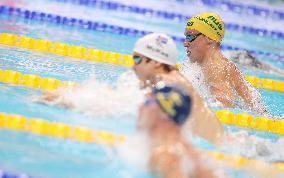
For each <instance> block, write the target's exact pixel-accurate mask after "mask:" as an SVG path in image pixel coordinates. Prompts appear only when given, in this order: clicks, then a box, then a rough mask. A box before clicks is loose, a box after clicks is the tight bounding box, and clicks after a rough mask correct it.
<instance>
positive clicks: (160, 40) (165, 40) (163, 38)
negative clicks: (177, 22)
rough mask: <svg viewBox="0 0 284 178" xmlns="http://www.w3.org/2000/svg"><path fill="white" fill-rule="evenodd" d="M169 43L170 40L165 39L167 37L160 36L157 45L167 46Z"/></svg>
mask: <svg viewBox="0 0 284 178" xmlns="http://www.w3.org/2000/svg"><path fill="white" fill-rule="evenodd" d="M167 42H168V39H167V38H165V37H163V36H160V35H159V36H158V37H157V38H156V43H157V45H159V46H162V45H163V44H167Z"/></svg>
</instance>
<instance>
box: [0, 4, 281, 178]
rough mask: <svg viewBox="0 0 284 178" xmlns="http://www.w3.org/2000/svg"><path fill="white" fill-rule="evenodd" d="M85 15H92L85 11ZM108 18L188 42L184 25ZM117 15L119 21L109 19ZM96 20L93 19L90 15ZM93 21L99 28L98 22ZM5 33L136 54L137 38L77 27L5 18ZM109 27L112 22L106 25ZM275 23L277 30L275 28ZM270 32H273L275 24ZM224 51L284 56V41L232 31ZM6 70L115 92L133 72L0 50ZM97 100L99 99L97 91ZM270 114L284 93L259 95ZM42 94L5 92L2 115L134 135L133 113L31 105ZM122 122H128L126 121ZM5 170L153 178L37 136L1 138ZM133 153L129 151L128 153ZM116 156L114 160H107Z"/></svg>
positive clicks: (1, 19)
mask: <svg viewBox="0 0 284 178" xmlns="http://www.w3.org/2000/svg"><path fill="white" fill-rule="evenodd" d="M82 9H83V10H84V11H83V10H82V14H84V13H86V14H88V12H90V11H94V9H91V8H87V7H84V8H82ZM93 13H97V14H99V15H101V14H104V15H105V17H102V18H110V19H111V20H112V22H114V21H118V22H123V23H124V24H123V25H124V26H127V25H128V26H130V27H132V26H135V24H136V23H137V26H138V27H139V28H143V29H147V30H149V29H151V28H152V29H153V31H160V32H166V33H169V34H171V35H178V36H183V26H184V23H181V22H173V21H166V20H161V19H155V18H152V19H143V18H141V16H139V15H134V14H131V16H129V14H128V13H126V14H123V13H119V14H118V13H115V12H110V13H109V14H110V15H109V16H108V12H107V11H106V10H98V9H96V10H95V12H93ZM113 14H116V16H111V15H113ZM92 15H93V14H92ZM99 15H98V16H90V18H93V19H94V20H98V19H100V16H99ZM0 23H1V26H0V32H8V33H15V34H19V35H27V36H30V37H34V38H39V39H48V40H51V41H59V42H63V43H68V44H73V45H80V46H84V47H90V48H98V49H102V50H107V51H114V52H119V53H125V54H131V53H132V47H133V45H134V43H135V41H136V40H137V39H138V37H130V36H124V35H116V34H112V33H107V32H97V31H91V30H83V29H77V28H72V27H63V26H56V25H53V24H47V23H43V24H41V23H40V22H31V21H25V20H23V19H15V18H10V17H7V16H1V15H0ZM108 23H110V22H108ZM274 23H275V22H274ZM272 25H273V24H272ZM224 44H227V45H232V46H236V47H242V48H247V49H253V50H260V51H265V52H272V53H276V54H281V55H283V51H284V47H283V46H284V40H277V39H271V38H269V37H259V36H255V35H251V34H245V33H240V32H235V31H227V32H226V37H225V40H224ZM178 49H179V51H180V56H179V61H180V62H182V61H183V60H184V59H185V58H186V57H185V52H184V48H183V46H182V44H178ZM261 60H264V61H266V62H269V63H270V64H273V65H275V66H278V67H279V68H282V69H284V63H281V62H276V61H275V60H273V59H269V58H268V57H262V58H261ZM0 66H1V69H2V70H3V69H10V70H16V71H19V72H22V73H29V74H37V75H40V76H43V77H53V78H57V79H60V80H70V81H76V82H82V81H84V80H86V79H88V78H89V77H90V76H91V75H93V74H95V75H96V78H97V79H98V80H99V81H102V82H107V83H109V84H112V85H114V86H115V85H116V80H117V79H118V77H119V76H120V75H121V74H122V73H124V72H125V71H128V70H129V69H126V68H124V67H118V66H113V65H109V64H102V63H95V62H90V61H83V60H75V59H71V58H66V57H62V56H57V55H51V54H43V53H37V52H31V51H27V50H23V49H18V48H10V47H5V46H0ZM242 72H243V73H244V74H246V75H254V76H258V77H264V78H273V79H277V80H283V81H284V76H279V75H275V74H270V73H265V72H263V71H253V70H249V69H242ZM94 92H95V91H94ZM260 92H261V94H262V96H263V100H264V102H265V103H266V104H267V106H268V109H269V111H270V112H271V113H273V115H275V116H283V115H284V105H283V104H282V103H283V101H284V98H283V96H284V95H283V93H278V92H273V91H267V90H260ZM41 93H42V91H40V90H35V89H30V88H27V87H23V86H14V85H9V84H2V83H1V84H0V98H1V101H0V112H5V113H8V114H20V115H24V116H26V117H28V118H42V119H45V120H48V121H52V122H54V121H56V122H64V123H67V124H70V125H75V126H84V127H88V128H92V129H94V130H97V129H98V130H99V129H101V130H107V131H110V132H113V133H124V134H128V135H131V134H133V133H134V132H135V121H136V113H134V112H133V113H130V114H127V115H124V116H114V115H111V117H110V116H108V115H106V116H101V115H99V116H89V115H86V114H82V112H79V111H76V110H70V109H64V108H61V107H57V106H48V105H43V104H38V103H34V102H32V101H31V97H32V96H35V95H40V94H41ZM121 117H123V118H121ZM226 130H228V131H230V132H235V131H239V130H240V129H238V128H235V127H226ZM247 131H248V132H249V134H251V135H255V136H257V137H261V138H265V139H268V140H271V141H273V142H276V141H277V140H278V139H279V136H277V135H274V134H269V133H264V132H255V131H251V130H249V129H248V130H247ZM195 144H196V145H197V146H198V147H200V148H203V149H215V148H214V147H213V146H212V145H208V144H207V143H205V142H203V141H200V142H199V140H195ZM0 148H1V149H0V168H1V169H4V170H7V171H11V172H15V173H20V172H25V173H27V174H29V175H32V176H34V177H86V178H89V177H121V178H122V177H127V176H130V177H141V178H150V177H151V175H150V174H148V173H147V172H145V171H141V170H135V169H131V171H130V168H129V167H127V166H126V165H124V164H121V160H118V159H117V157H116V156H115V150H112V149H110V148H103V147H100V146H98V145H95V144H86V143H79V142H75V141H68V140H62V139H56V138H48V137H41V136H35V135H32V134H29V133H20V132H13V131H7V130H0ZM130 149H131V148H130ZM110 153H111V154H110ZM228 171H229V172H230V173H231V175H233V177H245V175H242V174H244V173H243V172H238V171H235V170H229V169H228Z"/></svg>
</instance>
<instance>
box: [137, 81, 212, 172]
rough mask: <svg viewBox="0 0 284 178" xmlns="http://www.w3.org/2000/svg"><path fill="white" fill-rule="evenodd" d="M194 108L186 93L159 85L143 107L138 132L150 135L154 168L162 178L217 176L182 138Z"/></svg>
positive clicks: (147, 97)
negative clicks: (184, 126)
mask: <svg viewBox="0 0 284 178" xmlns="http://www.w3.org/2000/svg"><path fill="white" fill-rule="evenodd" d="M193 105H194V103H193V100H192V98H191V96H189V94H188V93H187V92H186V91H185V90H183V89H181V88H180V87H178V86H171V85H165V84H164V83H162V84H161V83H158V85H157V86H155V87H154V88H153V90H152V91H151V93H149V94H147V96H146V99H145V102H144V104H142V105H141V107H140V111H139V119H138V129H139V130H140V131H142V132H146V134H147V135H148V136H149V142H150V167H151V170H152V171H153V172H154V173H156V174H158V175H159V176H161V177H165V178H168V177H178V178H185V177H196V178H209V177H210V178H214V177H217V176H216V175H215V173H214V172H213V169H210V168H209V167H207V166H204V164H202V162H203V160H201V153H200V152H199V151H197V150H196V149H195V148H194V147H193V146H192V145H191V144H190V143H188V141H187V140H186V139H185V138H184V137H183V135H182V126H183V125H184V123H185V122H186V121H187V120H188V119H191V117H189V116H190V112H191V109H192V106H193Z"/></svg>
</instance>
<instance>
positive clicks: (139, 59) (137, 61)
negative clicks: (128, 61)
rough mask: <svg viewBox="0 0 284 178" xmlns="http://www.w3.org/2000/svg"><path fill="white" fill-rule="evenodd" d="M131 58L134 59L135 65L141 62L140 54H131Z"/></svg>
mask: <svg viewBox="0 0 284 178" xmlns="http://www.w3.org/2000/svg"><path fill="white" fill-rule="evenodd" d="M132 58H133V60H134V64H135V65H138V64H140V63H141V62H142V57H141V56H133V57H132Z"/></svg>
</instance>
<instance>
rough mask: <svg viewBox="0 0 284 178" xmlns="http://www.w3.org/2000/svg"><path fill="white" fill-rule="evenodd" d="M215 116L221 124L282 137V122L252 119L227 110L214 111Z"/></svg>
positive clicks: (252, 117)
mask: <svg viewBox="0 0 284 178" xmlns="http://www.w3.org/2000/svg"><path fill="white" fill-rule="evenodd" d="M216 115H217V117H218V118H219V120H220V121H221V122H222V123H223V124H229V125H235V126H237V127H242V128H250V129H256V130H259V131H265V132H271V133H274V134H279V135H284V120H280V119H279V120H276V119H269V118H266V117H254V116H251V115H249V114H246V113H239V114H235V113H233V112H231V111H228V110H220V111H216Z"/></svg>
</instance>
